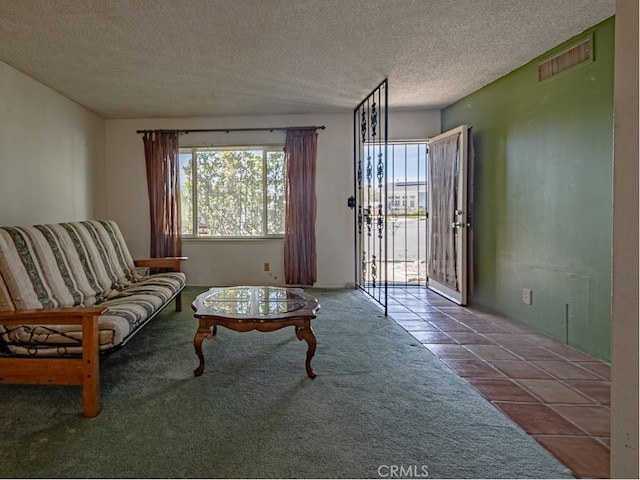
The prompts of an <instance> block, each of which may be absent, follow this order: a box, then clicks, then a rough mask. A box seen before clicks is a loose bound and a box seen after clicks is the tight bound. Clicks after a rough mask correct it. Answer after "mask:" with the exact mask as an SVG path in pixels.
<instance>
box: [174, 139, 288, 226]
mask: <svg viewBox="0 0 640 480" xmlns="http://www.w3.org/2000/svg"><path fill="white" fill-rule="evenodd" d="M180 173H181V174H180V188H181V197H182V198H181V200H182V211H181V213H182V234H183V236H185V237H189V236H193V237H212V238H228V237H239V238H247V237H249V238H252V237H269V236H282V235H284V201H285V199H284V193H285V192H284V182H285V171H284V152H283V151H282V148H278V147H235V148H225V149H215V148H200V147H196V148H181V149H180Z"/></svg>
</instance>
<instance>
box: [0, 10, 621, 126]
mask: <svg viewBox="0 0 640 480" xmlns="http://www.w3.org/2000/svg"><path fill="white" fill-rule="evenodd" d="M614 4H615V0H315V1H311V0H164V1H162V0H0V60H1V61H3V62H5V63H7V64H9V65H11V66H12V67H14V68H16V69H18V70H20V71H22V72H24V73H26V74H27V75H29V76H31V77H33V78H34V79H36V80H38V81H40V82H42V83H43V84H45V85H47V86H49V87H51V88H53V89H54V90H56V91H58V92H60V93H62V94H63V95H65V96H66V97H69V98H71V99H73V100H75V101H77V102H78V103H80V104H82V105H84V106H86V107H87V108H89V109H90V110H92V111H94V112H96V113H98V114H99V115H101V116H103V117H105V118H149V117H188V116H220V115H225V116H226V115H274V114H298V113H327V112H336V111H344V110H352V109H353V108H355V107H356V106H357V105H358V103H359V102H360V101H361V100H362V99H363V98H364V97H365V96H366V95H367V94H368V93H369V92H370V91H371V90H372V89H373V88H374V87H375V86H376V85H378V84H379V83H380V82H381V81H382V80H383V79H385V78H388V79H389V105H390V107H392V108H394V107H396V108H404V109H413V108H440V107H443V106H445V105H447V104H450V103H452V102H453V101H455V100H458V99H459V98H461V97H463V96H464V95H466V94H468V93H471V92H473V91H475V90H477V89H478V88H480V87H482V86H483V85H486V84H487V83H490V82H492V81H493V80H496V79H497V78H499V77H501V76H502V75H504V74H506V73H508V72H510V71H512V70H514V69H515V68H517V67H519V66H521V65H523V64H524V63H526V62H528V61H529V60H531V59H533V58H534V57H536V56H538V55H540V54H542V53H544V52H545V51H546V50H548V49H550V48H552V47H554V46H555V45H557V44H559V43H561V42H562V41H564V40H566V39H568V38H570V37H572V36H574V35H576V34H578V33H580V32H581V31H583V30H585V29H586V28H588V27H590V26H592V25H594V24H596V23H598V22H600V21H602V20H604V19H606V18H608V17H610V16H611V15H613V14H614Z"/></svg>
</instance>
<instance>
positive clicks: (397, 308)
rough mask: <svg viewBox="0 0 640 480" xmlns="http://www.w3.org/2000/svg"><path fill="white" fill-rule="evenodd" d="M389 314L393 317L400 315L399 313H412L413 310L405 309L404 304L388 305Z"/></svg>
mask: <svg viewBox="0 0 640 480" xmlns="http://www.w3.org/2000/svg"><path fill="white" fill-rule="evenodd" d="M387 312H389V315H391V316H392V317H393V315H394V314H398V313H412V312H411V310H409V309H408V308H407V307H405V306H404V305H402V304H398V305H387Z"/></svg>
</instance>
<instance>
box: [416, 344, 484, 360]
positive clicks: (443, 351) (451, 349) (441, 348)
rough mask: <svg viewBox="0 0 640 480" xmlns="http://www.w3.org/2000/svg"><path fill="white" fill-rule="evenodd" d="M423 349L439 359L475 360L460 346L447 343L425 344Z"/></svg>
mask: <svg viewBox="0 0 640 480" xmlns="http://www.w3.org/2000/svg"><path fill="white" fill-rule="evenodd" d="M424 346H425V347H427V348H428V349H429V350H431V351H432V352H433V353H434V354H435V355H437V356H438V357H441V358H477V357H476V356H475V355H474V354H473V353H471V352H470V351H469V350H467V349H466V348H465V347H463V346H462V345H458V344H448V343H436V344H433V343H425V344H424Z"/></svg>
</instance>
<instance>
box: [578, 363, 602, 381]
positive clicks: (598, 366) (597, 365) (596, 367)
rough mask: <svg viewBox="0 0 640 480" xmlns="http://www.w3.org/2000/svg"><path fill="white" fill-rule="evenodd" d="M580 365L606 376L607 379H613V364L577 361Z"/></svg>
mask: <svg viewBox="0 0 640 480" xmlns="http://www.w3.org/2000/svg"><path fill="white" fill-rule="evenodd" d="M576 364H577V365H578V366H579V367H582V368H584V369H585V370H589V371H590V372H591V373H595V374H596V375H598V376H600V377H602V378H604V379H605V380H611V365H609V364H608V363H605V362H600V361H597V362H593V361H591V362H576Z"/></svg>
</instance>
